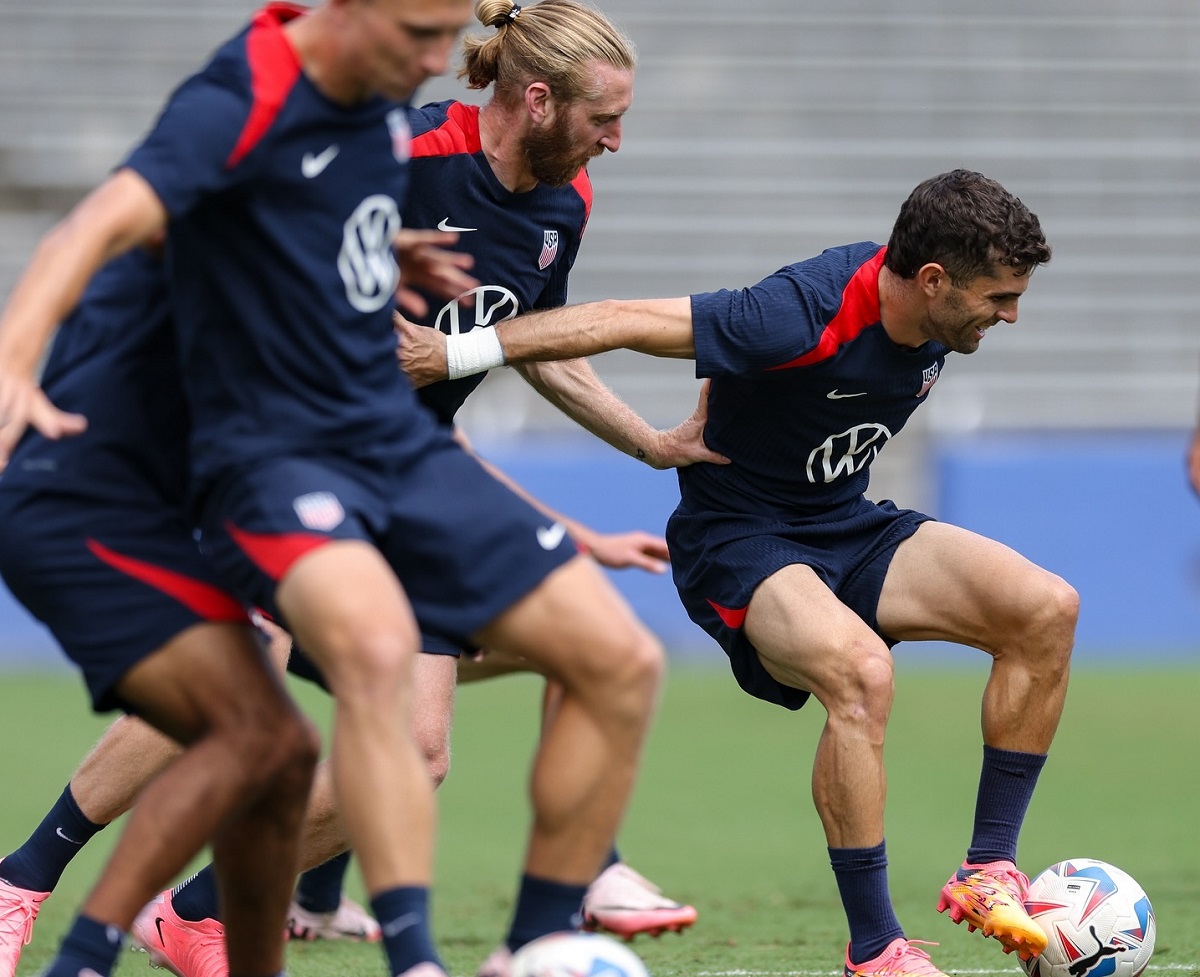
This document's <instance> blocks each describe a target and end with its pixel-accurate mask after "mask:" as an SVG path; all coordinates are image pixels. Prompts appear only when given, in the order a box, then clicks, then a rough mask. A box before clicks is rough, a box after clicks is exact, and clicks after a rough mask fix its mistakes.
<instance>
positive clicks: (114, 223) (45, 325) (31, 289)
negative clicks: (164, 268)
mask: <svg viewBox="0 0 1200 977" xmlns="http://www.w3.org/2000/svg"><path fill="white" fill-rule="evenodd" d="M166 220H167V214H166V211H165V209H164V208H163V206H162V203H161V202H160V201H159V199H158V197H157V196H156V195H155V193H154V191H153V190H152V189H151V187H150V185H149V184H148V183H147V182H146V181H145V180H143V179H142V177H140V176H139V175H137V174H136V173H134V172H133V171H132V170H119V171H118V172H117V173H115V174H113V175H112V176H111V177H109V178H108V179H107V180H106V181H105V182H104V183H102V184H101V185H100V186H99V187H97V188H96V189H95V190H93V191H92V192H91V193H90V194H89V195H88V196H87V197H85V198H84V199H83V200H82V201H81V202H80V203H79V204H77V205H76V207H75V209H74V210H72V211H71V213H70V214H68V215H67V217H66V218H65V219H64V220H63V221H61V222H60V223H59V224H58V225H56V226H55V227H54V228H52V229H51V231H50V232H49V233H48V234H47V235H46V236H45V237H44V238H42V240H41V242H40V243H39V244H38V246H37V248H36V250H35V251H34V253H33V257H32V258H31V259H30V262H29V265H28V266H27V267H26V269H25V272H24V274H22V276H21V278H20V280H19V281H18V282H17V284H16V287H15V288H14V289H13V292H12V295H11V296H10V297H9V300H8V304H7V305H6V306H5V308H4V312H3V314H2V315H0V469H3V467H4V465H5V464H6V463H7V461H8V457H9V454H10V453H11V451H12V449H13V447H14V446H15V445H16V443H17V441H18V440H19V439H20V437H21V435H22V434H23V433H24V432H25V428H26V426H28V425H29V424H33V425H34V426H35V427H36V428H37V429H38V430H39V431H41V432H42V433H43V434H44V435H46V437H50V438H57V437H61V436H62V435H64V434H77V433H79V432H80V431H82V430H84V428H85V427H86V421H85V420H84V419H83V418H82V417H79V416H78V415H76V414H66V413H63V412H62V411H59V410H57V409H56V408H55V407H54V406H53V405H52V404H51V403H50V402H49V400H47V399H46V397H45V395H44V394H43V393H42V392H41V390H39V389H38V386H37V383H36V381H35V379H34V375H35V373H36V371H37V366H38V364H39V363H40V362H41V359H42V356H43V354H44V353H45V351H46V347H47V345H48V344H49V342H50V339H51V337H52V336H53V335H54V330H55V329H56V328H57V326H58V324H59V322H61V321H62V319H63V318H64V317H65V316H66V315H67V314H68V313H69V312H70V311H71V310H72V309H73V308H74V307H75V305H76V303H78V301H79V297H80V296H81V295H82V294H83V290H84V289H85V288H86V287H87V283H88V282H89V281H90V280H91V278H92V275H94V274H95V273H96V271H97V269H99V268H100V266H101V265H103V264H104V263H105V262H107V261H108V260H109V259H111V258H115V257H116V256H117V255H119V254H123V253H124V252H125V251H128V250H129V249H130V248H132V247H134V246H135V245H136V244H138V243H140V242H142V241H146V240H149V239H151V238H152V237H153V236H155V235H156V234H157V233H158V232H160V231H161V230H162V228H163V227H164V226H165V225H166Z"/></svg>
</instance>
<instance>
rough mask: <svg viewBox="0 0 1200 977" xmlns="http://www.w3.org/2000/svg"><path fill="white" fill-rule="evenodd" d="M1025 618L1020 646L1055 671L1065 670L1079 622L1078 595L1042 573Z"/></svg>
mask: <svg viewBox="0 0 1200 977" xmlns="http://www.w3.org/2000/svg"><path fill="white" fill-rule="evenodd" d="M1034 608H1035V610H1034V611H1033V613H1031V614H1030V615H1028V618H1027V624H1026V628H1027V634H1026V636H1025V638H1024V640H1023V641H1022V642H1021V644H1022V645H1023V646H1024V647H1026V648H1029V649H1030V650H1031V651H1032V650H1034V649H1036V652H1037V654H1038V656H1039V658H1040V659H1041V660H1042V661H1043V662H1044V663H1045V664H1046V665H1048V666H1050V667H1051V668H1055V669H1065V668H1066V667H1067V665H1068V663H1069V660H1070V656H1071V648H1072V645H1073V644H1074V641H1075V625H1076V623H1077V622H1078V621H1079V593H1078V592H1077V591H1076V590H1075V588H1074V587H1072V586H1071V585H1070V584H1068V583H1067V582H1066V581H1065V580H1063V579H1062V578H1061V577H1058V576H1056V575H1055V574H1052V573H1048V572H1044V571H1043V572H1042V574H1041V576H1040V579H1039V581H1038V586H1037V592H1036V594H1035V599H1034Z"/></svg>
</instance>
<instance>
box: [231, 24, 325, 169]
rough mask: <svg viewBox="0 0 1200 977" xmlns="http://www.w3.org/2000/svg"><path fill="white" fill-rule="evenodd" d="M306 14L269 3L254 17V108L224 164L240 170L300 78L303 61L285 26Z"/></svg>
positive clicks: (249, 48) (249, 51)
mask: <svg viewBox="0 0 1200 977" xmlns="http://www.w3.org/2000/svg"><path fill="white" fill-rule="evenodd" d="M304 12H305V8H304V7H299V6H296V5H295V4H291V3H270V4H267V6H265V7H263V9H262V10H260V11H259V12H258V13H257V14H255V16H254V20H253V22H252V23H251V25H250V33H249V34H248V35H247V36H246V60H247V61H248V62H249V64H250V90H251V91H252V92H253V94H254V104H253V105H252V106H251V107H250V115H249V116H248V117H247V119H246V124H245V126H243V127H242V132H241V135H239V136H238V141H237V145H236V146H234V147H233V152H231V153H230V154H229V159H227V160H226V161H225V166H226V167H227V168H230V169H232V168H233V167H234V166H237V164H238V163H240V162H241V161H242V160H243V159H244V158H245V156H246V154H247V153H248V152H250V150H252V149H253V148H254V147H255V146H256V145H257V144H258V141H259V140H260V139H262V137H263V136H264V135H266V133H267V130H268V129H270V128H271V123H273V122H274V121H275V118H276V117H277V116H278V115H279V110H280V109H281V108H283V103H284V101H286V99H287V95H288V92H290V91H291V90H292V86H293V85H294V84H296V79H297V78H299V77H300V59H299V58H298V57H297V56H296V51H295V48H293V47H292V44H291V42H290V41H289V40H288V38H287V35H286V34H284V32H283V25H284V24H285V23H287V22H288V21H289V20H292V19H293V18H295V17H299V16H300V15H301V14H303V13H304Z"/></svg>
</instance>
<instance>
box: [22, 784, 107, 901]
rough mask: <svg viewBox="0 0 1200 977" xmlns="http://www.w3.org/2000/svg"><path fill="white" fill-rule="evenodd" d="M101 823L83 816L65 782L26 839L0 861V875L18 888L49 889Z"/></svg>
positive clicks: (56, 882)
mask: <svg viewBox="0 0 1200 977" xmlns="http://www.w3.org/2000/svg"><path fill="white" fill-rule="evenodd" d="M103 827H104V825H102V824H96V823H94V822H92V821H89V820H88V819H87V818H86V817H84V816H83V812H82V811H81V810H79V805H78V804H76V803H75V796H74V795H73V794H72V793H71V785H70V784H67V786H66V787H64V788H63V792H62V793H61V794H60V795H59V797H58V800H57V801H55V803H54V806H53V807H52V808H50V811H49V813H47V815H46V816H45V817H44V818H42V823H41V824H39V825H38V826H37V828H36V829H35V830H34V832H33V834H31V835H30V836H29V840H28V841H26V842H25V844H23V845H22V846H21V847H20V848H18V849H17V850H16V851H15V852H13V853H12V854H11V855H8V856H6V857H5V858H4V861H3V862H0V878H2V879H4V881H6V882H8V883H10V884H12V885H15V886H16V887H17V888H18V889H30V890H31V891H33V892H52V891H54V887H55V886H56V885H58V880H59V879H60V878H62V874H63V870H64V869H65V868H66V867H67V865H68V864H70V861H71V859H72V858H74V857H75V856H76V855H77V854H78V853H79V850H80V849H81V848H83V846H84V845H85V844H86V843H87V842H88V841H89V840H91V838H92V836H93V835H94V834H95V833H96V832H97V831H99V830H101V829H102V828H103Z"/></svg>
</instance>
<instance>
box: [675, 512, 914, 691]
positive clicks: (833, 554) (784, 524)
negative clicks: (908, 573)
mask: <svg viewBox="0 0 1200 977" xmlns="http://www.w3.org/2000/svg"><path fill="white" fill-rule="evenodd" d="M931 518H932V517H930V516H927V515H925V514H924V513H921V512H916V511H915V510H912V509H898V508H896V506H895V505H894V504H893V503H891V502H886V501H885V502H879V503H874V502H868V501H867V500H866V499H859V500H856V501H855V502H854V503H852V504H850V505H849V506H845V507H843V508H841V509H839V510H837V511H836V512H832V513H826V514H825V515H824V516H822V517H820V518H814V517H807V518H796V519H783V518H778V517H769V516H757V515H746V514H735V513H720V512H689V511H687V509H686V508H685V507H684V506H683V505H682V504H681V505H680V506H679V507H678V508H677V509H676V510H675V512H674V513H673V514H672V516H671V518H670V520H669V521H668V522H667V545H668V546H669V547H670V549H671V572H672V574H673V576H674V578H675V586H676V588H677V589H678V590H679V597H680V599H681V600H682V601H683V606H684V607H685V608H686V609H687V612H688V616H689V617H690V618H691V619H692V620H693V621H695V622H696V623H697V624H698V625H700V627H702V628H703V629H704V630H705V631H706V632H708V634H710V635H711V636H712V637H713V638H715V639H716V641H717V643H718V644H719V645H720V646H721V647H722V648H723V649H724V650H725V654H727V655H728V656H729V663H730V667H731V668H732V669H733V674H734V677H735V678H737V681H738V685H740V686H741V687H742V688H743V689H744V690H745V691H746V692H749V693H750V694H751V695H753V696H756V697H758V698H759V699H765V700H766V701H767V702H774V703H776V704H777V705H781V706H784V707H785V708H787V709H799V708H800V707H801V706H802V705H804V703H805V702H806V701H807V700H808V696H809V693H807V692H805V691H803V690H801V689H794V688H792V687H790V686H787V685H784V684H782V683H781V682H778V681H776V680H775V679H774V678H772V677H771V675H770V674H769V673H768V672H767V670H766V668H764V667H763V664H762V662H761V661H760V660H759V657H758V652H757V651H756V650H755V648H754V646H753V645H752V644H751V643H750V642H749V640H747V638H746V633H745V631H744V630H743V628H742V623H743V621H744V619H745V616H746V608H747V606H748V605H749V603H750V598H751V597H752V596H754V591H755V590H756V589H757V588H758V585H759V584H761V583H762V582H763V581H764V580H766V579H767V578H768V577H770V576H771V575H772V574H774V573H775V572H777V571H779V570H782V569H783V568H784V567H786V566H790V565H792V564H793V563H801V564H804V565H805V566H808V567H812V569H813V570H814V571H815V572H816V574H817V576H818V577H820V578H821V580H823V581H824V582H825V584H826V585H827V586H828V587H829V589H830V590H832V591H833V593H834V594H835V595H836V596H837V597H838V599H839V600H840V601H841V602H842V603H843V604H845V605H846V606H847V607H849V608H850V609H851V610H852V611H854V613H855V614H857V615H858V616H859V617H860V618H862V620H863V621H864V622H866V624H867V625H868V626H869V627H870V628H871V629H872V630H873V631H874V632H875V633H876V634H878V635H879V636H880V637H881V638H883V640H885V641H887V642H888V644H889V646H890V645H892V644H895V642H894V641H892V640H891V639H889V638H888V637H887V635H885V634H881V633H880V631H879V625H878V622H877V621H876V618H875V612H876V609H877V608H878V606H879V593H880V591H881V590H882V589H883V578H884V576H885V575H886V574H887V569H888V566H889V564H890V563H891V562H892V555H893V554H894V553H895V552H896V547H897V546H899V545H900V544H901V543H902V542H904V540H906V539H908V537H909V536H911V535H912V534H913V533H915V532H916V531H917V527H918V526H920V525H921V523H923V522H926V521H928V520H929V519H931Z"/></svg>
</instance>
